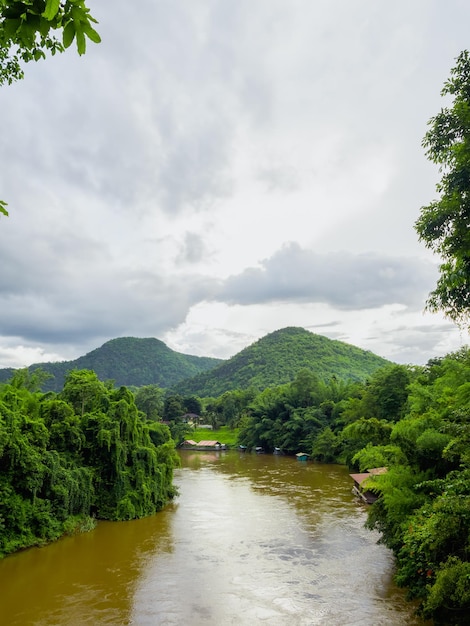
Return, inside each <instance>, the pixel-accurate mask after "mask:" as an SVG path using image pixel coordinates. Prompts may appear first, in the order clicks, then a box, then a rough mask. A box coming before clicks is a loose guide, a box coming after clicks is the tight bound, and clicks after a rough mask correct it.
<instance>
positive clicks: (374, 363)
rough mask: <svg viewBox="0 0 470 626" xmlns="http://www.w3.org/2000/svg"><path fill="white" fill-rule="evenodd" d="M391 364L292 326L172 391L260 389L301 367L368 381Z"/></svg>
mask: <svg viewBox="0 0 470 626" xmlns="http://www.w3.org/2000/svg"><path fill="white" fill-rule="evenodd" d="M387 364H390V361H387V360H386V359H383V358H382V357H380V356H377V355H376V354H373V353H372V352H369V351H366V350H361V349H360V348H357V347H355V346H352V345H350V344H348V343H343V342H342V341H335V340H333V339H328V338H327V337H323V336H321V335H316V334H314V333H311V332H309V331H308V330H305V329H304V328H297V327H289V328H283V329H282V330H277V331H275V332H273V333H270V334H269V335H266V336H265V337H262V338H261V339H259V340H258V341H256V342H255V343H253V344H252V345H251V346H248V347H247V348H244V349H243V350H242V351H241V352H239V353H238V354H236V355H235V356H233V357H232V358H231V359H229V360H227V361H224V362H222V363H221V364H220V365H218V366H217V367H215V368H214V369H211V370H207V371H205V372H201V373H200V374H197V375H196V376H194V377H193V378H191V379H189V380H184V381H182V382H180V383H178V384H176V385H175V386H174V387H173V390H174V391H175V392H178V393H180V394H182V395H189V394H194V395H199V396H206V397H207V396H214V397H217V396H219V395H220V394H222V393H224V392H225V391H231V390H233V389H247V388H248V387H253V388H255V389H258V390H261V389H265V388H266V387H272V386H275V385H281V384H283V383H288V382H290V381H292V380H294V378H295V376H296V375H297V373H298V372H299V370H301V369H309V370H311V371H312V372H314V373H316V374H317V375H318V376H319V377H320V378H321V379H323V380H328V379H330V378H331V377H333V376H336V378H339V379H343V380H365V379H366V378H367V377H368V376H370V375H371V374H372V373H373V372H375V371H376V370H377V369H379V368H381V367H383V366H384V365H387Z"/></svg>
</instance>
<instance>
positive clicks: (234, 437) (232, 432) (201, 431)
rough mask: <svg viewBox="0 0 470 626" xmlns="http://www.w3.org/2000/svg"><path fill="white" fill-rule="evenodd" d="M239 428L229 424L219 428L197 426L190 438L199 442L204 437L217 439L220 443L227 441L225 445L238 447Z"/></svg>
mask: <svg viewBox="0 0 470 626" xmlns="http://www.w3.org/2000/svg"><path fill="white" fill-rule="evenodd" d="M239 431H240V429H239V428H232V429H231V428H229V427H228V426H221V427H220V428H219V429H217V430H210V429H209V428H196V429H195V430H194V431H193V432H192V433H191V436H190V437H189V439H192V440H193V441H196V442H199V441H202V440H203V439H210V440H217V441H220V443H225V445H227V446H229V447H230V448H236V446H237V445H238V433H239Z"/></svg>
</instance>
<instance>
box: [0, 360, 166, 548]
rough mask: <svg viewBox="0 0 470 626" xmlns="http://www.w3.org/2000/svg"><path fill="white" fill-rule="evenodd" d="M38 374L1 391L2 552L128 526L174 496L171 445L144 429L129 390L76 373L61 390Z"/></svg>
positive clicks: (158, 428)
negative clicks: (104, 522)
mask: <svg viewBox="0 0 470 626" xmlns="http://www.w3.org/2000/svg"><path fill="white" fill-rule="evenodd" d="M39 379H40V375H39V373H35V374H32V375H30V374H29V373H28V372H27V370H20V371H18V372H16V373H15V375H14V376H13V378H12V380H11V381H10V382H9V383H8V384H3V385H0V556H4V555H5V554H8V553H11V552H14V551H16V550H19V549H21V548H25V547H29V546H32V545H41V544H43V543H46V542H49V541H52V540H54V539H57V538H58V537H60V536H62V535H63V534H65V533H68V532H73V531H75V530H77V529H80V528H82V529H83V528H84V529H87V528H90V527H92V526H93V524H94V520H95V519H96V518H97V519H109V520H128V519H133V518H136V517H142V516H144V515H150V514H151V513H155V512H156V511H158V510H160V509H161V508H162V507H163V506H164V505H165V504H166V503H167V502H168V500H169V499H170V498H172V497H173V496H174V488H173V484H172V478H173V468H174V466H175V464H176V463H177V455H176V453H175V450H174V442H173V440H172V439H171V436H170V431H169V429H168V427H167V426H164V425H163V424H159V423H156V422H152V423H148V422H147V420H146V419H145V418H144V417H143V415H142V413H140V412H139V411H138V409H137V406H136V404H135V401H134V396H133V394H132V393H131V392H130V391H129V390H128V389H126V388H125V387H120V388H117V389H115V388H112V387H111V386H109V385H108V386H107V385H105V384H104V383H102V382H101V381H99V380H98V378H97V376H96V374H95V373H94V372H90V371H86V370H81V371H80V370H77V371H74V372H71V373H70V374H69V376H68V377H67V380H66V382H65V385H64V388H63V391H62V392H61V393H59V394H55V393H46V394H44V393H42V392H39V391H38V390H37V388H38V383H39Z"/></svg>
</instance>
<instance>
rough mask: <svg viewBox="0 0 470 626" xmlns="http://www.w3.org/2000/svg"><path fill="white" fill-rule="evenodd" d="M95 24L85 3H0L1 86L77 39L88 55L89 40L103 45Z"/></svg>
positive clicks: (0, 203) (1, 205)
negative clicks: (26, 65)
mask: <svg viewBox="0 0 470 626" xmlns="http://www.w3.org/2000/svg"><path fill="white" fill-rule="evenodd" d="M92 23H96V20H95V18H94V17H92V16H91V15H90V10H89V9H88V7H87V6H86V4H85V0H65V1H61V0H0V86H2V85H4V84H5V83H6V84H8V85H11V83H13V82H14V81H15V80H20V79H21V78H23V77H24V73H23V69H22V63H28V62H29V61H39V59H45V58H46V52H50V53H51V54H52V55H54V54H56V52H63V51H64V50H65V49H66V48H68V47H69V46H71V45H72V43H73V41H74V39H75V42H76V45H77V51H78V54H80V55H82V54H84V53H85V51H86V38H88V39H90V40H91V41H93V42H95V43H99V42H100V41H101V38H100V36H99V34H98V33H97V32H96V30H95V29H94V28H93V26H92ZM56 33H59V34H60V35H61V37H60V39H59V38H58V37H57V35H56ZM6 207H7V203H6V202H5V201H4V200H0V214H3V215H8V211H7V208H6Z"/></svg>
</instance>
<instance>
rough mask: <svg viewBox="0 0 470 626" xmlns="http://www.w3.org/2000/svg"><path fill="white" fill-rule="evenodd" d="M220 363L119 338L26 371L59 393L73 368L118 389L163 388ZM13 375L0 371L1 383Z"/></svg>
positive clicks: (149, 341) (148, 342)
mask: <svg viewBox="0 0 470 626" xmlns="http://www.w3.org/2000/svg"><path fill="white" fill-rule="evenodd" d="M221 362H222V361H221V359H213V358H210V357H198V356H191V355H187V354H182V353H180V352H175V351H174V350H171V348H169V347H168V346H167V345H166V344H165V343H163V341H160V340H159V339H153V338H150V339H137V338H135V337H121V338H118V339H112V340H111V341H107V342H106V343H105V344H104V345H102V346H101V348H96V349H95V350H92V351H91V352H89V353H88V354H86V355H85V356H81V357H79V358H78V359H75V360H74V361H62V362H56V363H35V364H34V365H31V366H30V367H29V369H30V370H35V369H37V368H41V369H42V370H44V371H46V372H48V373H50V374H52V375H53V376H54V378H51V379H49V380H47V381H46V382H45V383H44V385H43V387H42V388H43V391H60V390H61V389H62V387H63V384H64V380H65V377H66V375H67V372H69V371H70V370H74V369H89V370H94V371H95V372H96V374H97V376H98V378H99V379H100V380H114V381H115V383H116V385H117V386H121V385H126V386H132V385H135V386H137V387H140V386H142V385H151V384H155V385H159V386H160V387H165V388H166V387H172V386H174V385H175V384H176V383H178V382H179V381H180V380H183V379H186V378H191V377H193V376H195V375H196V374H198V373H199V372H203V371H205V370H208V369H211V368H214V367H215V366H216V365H218V364H219V363H221ZM13 373H14V370H12V369H10V368H8V369H3V370H1V369H0V382H5V381H7V380H8V379H9V378H11V376H12V375H13Z"/></svg>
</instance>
